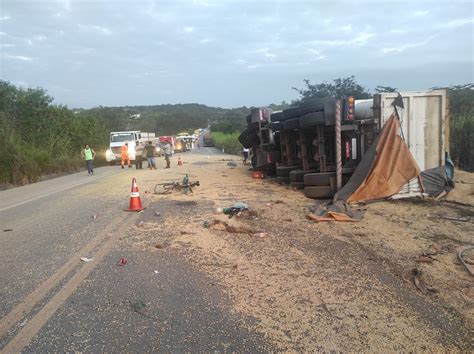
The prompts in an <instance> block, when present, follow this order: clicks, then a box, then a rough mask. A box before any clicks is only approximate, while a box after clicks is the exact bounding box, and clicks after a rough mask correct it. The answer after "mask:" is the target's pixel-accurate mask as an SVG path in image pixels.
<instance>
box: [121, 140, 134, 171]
mask: <svg viewBox="0 0 474 354" xmlns="http://www.w3.org/2000/svg"><path fill="white" fill-rule="evenodd" d="M120 155H121V157H122V161H121V162H120V163H121V165H122V168H125V167H124V165H125V160H127V163H128V168H130V167H132V164H131V163H130V157H128V143H125V144H123V145H122V147H121V148H120Z"/></svg>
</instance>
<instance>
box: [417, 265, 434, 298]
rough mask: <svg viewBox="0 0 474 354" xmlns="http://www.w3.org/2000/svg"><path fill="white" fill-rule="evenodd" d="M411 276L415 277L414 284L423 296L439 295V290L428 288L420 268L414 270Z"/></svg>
mask: <svg viewBox="0 0 474 354" xmlns="http://www.w3.org/2000/svg"><path fill="white" fill-rule="evenodd" d="M411 274H412V276H413V283H414V284H415V286H416V287H417V289H418V290H420V291H421V292H422V293H423V294H429V293H437V292H438V290H437V289H435V288H430V287H428V286H426V284H425V282H424V281H423V279H422V278H421V270H420V269H418V268H414V269H412V270H411Z"/></svg>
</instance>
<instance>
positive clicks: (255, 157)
mask: <svg viewBox="0 0 474 354" xmlns="http://www.w3.org/2000/svg"><path fill="white" fill-rule="evenodd" d="M250 162H251V163H252V168H253V169H254V170H255V169H256V168H257V155H252V157H251V158H250Z"/></svg>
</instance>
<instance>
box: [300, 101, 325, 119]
mask: <svg viewBox="0 0 474 354" xmlns="http://www.w3.org/2000/svg"><path fill="white" fill-rule="evenodd" d="M325 100H326V99H325V98H311V99H309V100H306V101H303V102H301V103H300V106H299V107H300V112H301V114H302V115H303V114H308V113H311V112H320V111H323V110H324V101H325Z"/></svg>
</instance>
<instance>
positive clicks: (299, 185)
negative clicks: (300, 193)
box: [290, 181, 304, 189]
mask: <svg viewBox="0 0 474 354" xmlns="http://www.w3.org/2000/svg"><path fill="white" fill-rule="evenodd" d="M290 186H292V187H293V188H296V189H304V183H303V182H293V181H291V182H290Z"/></svg>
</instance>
